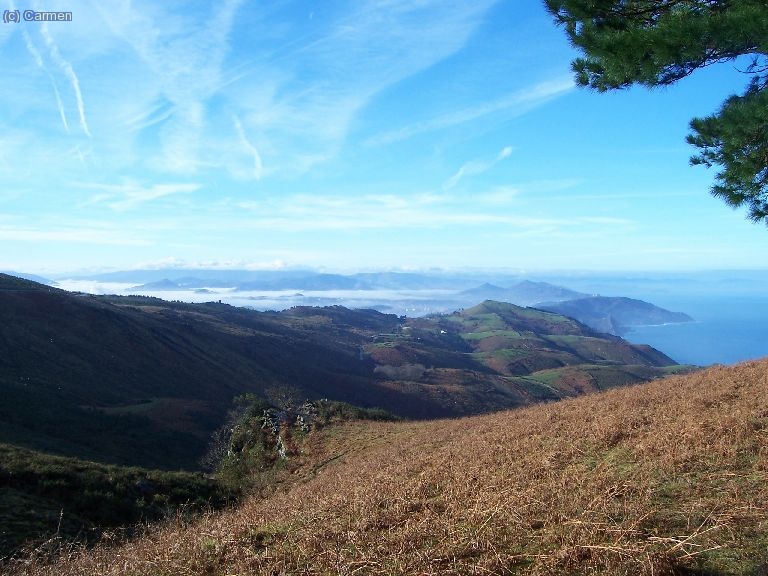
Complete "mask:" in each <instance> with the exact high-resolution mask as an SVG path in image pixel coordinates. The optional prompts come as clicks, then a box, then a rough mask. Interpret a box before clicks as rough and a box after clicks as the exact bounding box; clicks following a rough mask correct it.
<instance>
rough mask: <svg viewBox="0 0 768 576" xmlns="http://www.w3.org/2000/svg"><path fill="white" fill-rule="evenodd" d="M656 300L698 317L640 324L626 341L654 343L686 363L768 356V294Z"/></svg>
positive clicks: (742, 359) (627, 335) (729, 362)
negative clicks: (687, 320) (684, 320)
mask: <svg viewBox="0 0 768 576" xmlns="http://www.w3.org/2000/svg"><path fill="white" fill-rule="evenodd" d="M654 304H657V305H658V306H662V307H664V308H667V309H669V310H674V311H678V312H685V313H686V314H688V315H689V316H691V317H693V319H694V321H693V322H686V323H681V324H664V325H657V326H638V327H635V328H633V329H632V331H631V332H629V333H627V334H624V338H625V339H627V340H629V341H630V342H632V343H635V344H650V345H651V346H653V347H654V348H656V349H657V350H660V351H661V352H664V353H665V354H666V355H667V356H669V357H671V358H672V359H673V360H675V361H676V362H678V363H680V364H695V365H698V366H709V365H711V364H735V363H738V362H742V361H745V360H753V359H757V358H763V357H768V296H730V295H724V294H709V295H694V296H687V297H680V298H674V297H672V298H665V299H662V301H658V300H657V301H654Z"/></svg>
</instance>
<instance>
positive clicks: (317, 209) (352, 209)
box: [237, 193, 631, 234]
mask: <svg viewBox="0 0 768 576" xmlns="http://www.w3.org/2000/svg"><path fill="white" fill-rule="evenodd" d="M237 208H238V209H239V210H240V212H241V214H242V213H243V212H250V213H251V214H252V215H253V216H252V217H247V218H245V219H239V220H238V221H239V225H240V226H244V227H253V228H254V229H258V230H261V231H263V230H275V231H280V232H286V231H301V232H306V231H312V230H316V231H317V230H339V231H351V230H374V229H388V230H398V229H419V228H422V229H450V228H455V229H456V230H457V231H458V230H460V229H461V228H463V227H487V226H500V227H507V228H509V229H516V230H520V231H522V230H527V231H529V232H534V233H539V234H551V233H553V232H555V231H558V230H573V229H578V228H581V227H587V228H592V229H593V228H594V227H595V225H600V226H602V227H605V228H610V227H618V228H620V227H626V226H628V225H630V224H631V223H630V221H628V220H626V219H624V218H611V217H602V216H593V215H580V216H573V217H567V218H566V217H560V216H553V217H548V216H536V215H531V214H530V213H528V212H526V211H523V210H520V209H517V208H515V207H511V206H509V205H507V206H506V209H505V210H499V208H498V205H493V204H492V203H490V202H489V203H487V204H486V207H485V208H484V207H483V206H482V205H478V203H477V202H476V201H475V198H474V197H473V198H466V197H464V196H451V195H445V194H441V195H438V194H433V193H421V194H414V195H410V196H395V195H360V196H354V197H348V196H311V195H304V194H298V195H292V196H288V197H284V198H279V199H272V200H262V201H247V202H240V203H237Z"/></svg>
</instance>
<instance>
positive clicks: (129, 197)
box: [79, 182, 200, 212]
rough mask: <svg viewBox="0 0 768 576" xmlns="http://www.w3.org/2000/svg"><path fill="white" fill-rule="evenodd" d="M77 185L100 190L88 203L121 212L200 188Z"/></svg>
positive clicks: (180, 185) (187, 186)
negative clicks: (104, 205)
mask: <svg viewBox="0 0 768 576" xmlns="http://www.w3.org/2000/svg"><path fill="white" fill-rule="evenodd" d="M79 187H80V188H86V189H95V190H99V191H100V193H99V194H96V195H94V196H91V198H90V199H89V203H90V204H106V205H107V206H108V207H109V208H111V209H112V210H115V211H119V212H122V211H126V210H131V209H133V208H137V207H139V206H140V205H142V204H145V203H146V202H151V201H152V200H157V199H159V198H163V197H165V196H171V195H175V194H189V193H191V192H195V191H196V190H199V189H200V184H190V183H180V184H154V185H152V186H141V185H139V184H136V183H133V182H129V183H126V184H81V185H79Z"/></svg>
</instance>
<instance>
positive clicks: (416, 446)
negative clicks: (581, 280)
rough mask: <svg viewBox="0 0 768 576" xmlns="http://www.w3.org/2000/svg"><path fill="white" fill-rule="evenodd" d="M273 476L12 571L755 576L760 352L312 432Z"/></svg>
mask: <svg viewBox="0 0 768 576" xmlns="http://www.w3.org/2000/svg"><path fill="white" fill-rule="evenodd" d="M285 477H286V479H285V481H284V483H283V484H282V485H281V486H282V488H281V489H279V490H277V491H276V492H275V493H273V494H272V495H268V496H264V497H261V498H253V499H252V500H250V501H247V502H245V503H244V504H243V505H242V506H241V507H239V508H237V509H234V510H231V511H228V512H225V513H220V514H215V515H211V516H209V517H207V518H205V519H203V520H201V521H196V522H194V523H191V524H188V525H183V524H168V525H166V526H163V527H161V528H158V529H156V530H151V531H150V533H149V534H148V535H147V536H145V537H143V538H141V539H139V540H136V541H134V542H131V543H128V544H126V545H123V546H118V547H109V546H102V547H100V548H97V549H95V550H93V551H90V552H86V553H84V554H82V555H74V556H73V557H72V558H71V559H68V560H65V561H62V562H60V563H56V564H53V565H48V566H46V565H41V564H34V563H33V564H26V563H19V564H15V565H10V566H8V568H9V570H10V574H25V575H35V576H37V575H42V574H56V575H87V574H94V575H95V574H99V575H107V574H131V575H137V576H138V575H157V574H174V575H198V574H542V575H543V574H647V575H651V574H653V575H656V576H658V575H660V574H667V575H670V574H744V575H747V574H765V573H766V570H767V569H768V564H766V563H768V531H766V525H767V524H766V523H767V522H768V481H767V480H768V361H759V362H750V363H745V364H742V365H738V366H735V367H714V368H710V369H708V370H706V371H702V372H699V373H696V374H691V375H687V376H676V377H670V378H666V379H661V380H656V381H654V382H651V383H648V384H644V385H640V386H636V387H631V388H622V389H613V390H610V391H608V392H605V393H602V394H597V395H591V396H585V397H580V398H576V399H570V400H565V401H563V402H558V403H552V404H546V405H538V406H534V407H530V408H525V409H520V410H516V411H510V412H503V413H496V414H493V415H488V416H478V417H471V418H465V419H458V420H445V421H433V422H420V423H396V424H392V423H389V424H384V423H364V424H363V423H356V424H349V425H346V426H344V427H342V428H340V429H333V430H331V429H326V430H325V431H320V432H317V433H313V435H311V436H310V437H309V439H308V441H307V443H306V444H305V450H304V454H303V455H302V456H301V458H300V462H299V463H296V462H294V464H293V466H292V467H289V468H288V469H287V470H286V475H285Z"/></svg>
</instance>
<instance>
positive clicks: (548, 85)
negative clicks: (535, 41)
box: [365, 77, 575, 146]
mask: <svg viewBox="0 0 768 576" xmlns="http://www.w3.org/2000/svg"><path fill="white" fill-rule="evenodd" d="M574 87H575V86H574V84H573V79H571V78H570V77H562V78H556V79H554V80H549V81H546V82H541V83H539V84H536V85H534V86H530V87H528V88H524V89H522V90H518V91H516V92H514V93H513V94H510V95H509V96H507V97H505V98H500V99H496V100H493V101H490V102H485V103H482V104H479V105H473V106H471V107H468V108H464V109H462V110H457V111H454V112H449V113H446V114H442V115H440V116H436V117H434V118H432V119H430V120H425V121H422V122H416V123H414V124H410V125H408V126H403V127H401V128H398V129H395V130H390V131H387V132H383V133H381V134H377V135H375V136H373V137H371V138H368V139H367V140H366V141H365V144H367V145H369V146H381V145H384V144H393V143H395V142H399V141H401V140H406V139H408V138H411V137H413V136H417V135H419V134H424V133H428V132H434V131H437V130H443V129H446V128H451V127H453V126H458V125H461V124H465V123H467V122H471V121H473V120H477V119H479V118H483V117H484V116H488V115H490V114H495V113H499V112H504V113H506V114H507V115H511V116H521V115H523V114H525V113H526V112H529V111H530V110H532V109H534V108H536V107H537V106H541V105H542V104H544V103H546V102H549V101H550V100H552V99H553V98H557V97H559V96H562V95H564V94H566V93H568V92H570V91H571V90H573V88H574Z"/></svg>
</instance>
